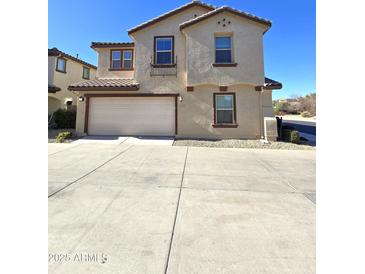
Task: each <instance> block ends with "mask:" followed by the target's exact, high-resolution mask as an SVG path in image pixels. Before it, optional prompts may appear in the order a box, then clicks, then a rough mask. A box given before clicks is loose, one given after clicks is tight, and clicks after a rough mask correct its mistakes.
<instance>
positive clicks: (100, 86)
mask: <svg viewBox="0 0 365 274" xmlns="http://www.w3.org/2000/svg"><path fill="white" fill-rule="evenodd" d="M68 89H69V90H138V89H139V84H138V83H137V82H136V81H135V80H134V79H122V78H99V79H94V80H87V81H82V82H78V83H75V84H72V85H70V86H69V87H68Z"/></svg>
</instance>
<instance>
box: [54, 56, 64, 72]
mask: <svg viewBox="0 0 365 274" xmlns="http://www.w3.org/2000/svg"><path fill="white" fill-rule="evenodd" d="M56 70H57V71H59V72H64V73H66V59H64V58H62V57H58V58H57V63H56Z"/></svg>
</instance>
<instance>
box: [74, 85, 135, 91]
mask: <svg viewBox="0 0 365 274" xmlns="http://www.w3.org/2000/svg"><path fill="white" fill-rule="evenodd" d="M67 89H68V90H70V91H132V90H133V91H135V90H139V85H135V86H130V87H73V86H69V87H68V88H67Z"/></svg>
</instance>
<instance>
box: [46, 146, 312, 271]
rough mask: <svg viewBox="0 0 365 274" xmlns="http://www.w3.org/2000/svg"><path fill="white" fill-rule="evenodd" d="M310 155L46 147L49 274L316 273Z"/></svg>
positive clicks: (308, 153) (274, 151) (255, 151)
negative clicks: (47, 166)
mask: <svg viewBox="0 0 365 274" xmlns="http://www.w3.org/2000/svg"><path fill="white" fill-rule="evenodd" d="M314 193H315V151H285V150H280V151H279V150H249V149H222V148H219V149H215V148H193V147H189V148H187V147H174V146H157V145H143V146H142V145H136V144H132V143H125V142H122V143H120V144H99V143H92V144H90V143H86V144H75V143H72V144H49V272H50V273H315V208H316V206H315V194H314Z"/></svg>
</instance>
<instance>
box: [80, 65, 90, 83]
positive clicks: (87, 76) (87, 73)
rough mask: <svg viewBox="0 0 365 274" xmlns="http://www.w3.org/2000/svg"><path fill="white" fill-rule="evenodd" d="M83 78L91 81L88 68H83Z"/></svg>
mask: <svg viewBox="0 0 365 274" xmlns="http://www.w3.org/2000/svg"><path fill="white" fill-rule="evenodd" d="M82 78H83V79H86V80H89V79H90V69H89V68H87V67H82Z"/></svg>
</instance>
